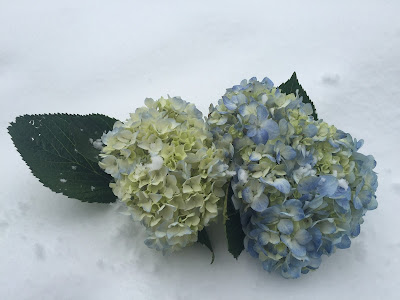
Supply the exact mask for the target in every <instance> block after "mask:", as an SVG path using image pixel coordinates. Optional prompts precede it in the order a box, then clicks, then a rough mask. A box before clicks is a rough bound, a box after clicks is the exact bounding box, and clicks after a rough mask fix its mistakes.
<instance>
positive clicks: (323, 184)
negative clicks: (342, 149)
mask: <svg viewBox="0 0 400 300" xmlns="http://www.w3.org/2000/svg"><path fill="white" fill-rule="evenodd" d="M337 188H338V180H337V178H336V177H335V176H332V175H324V176H321V177H320V181H319V183H318V188H317V192H318V193H319V194H320V195H321V196H332V195H333V194H334V193H335V192H336V190H337Z"/></svg>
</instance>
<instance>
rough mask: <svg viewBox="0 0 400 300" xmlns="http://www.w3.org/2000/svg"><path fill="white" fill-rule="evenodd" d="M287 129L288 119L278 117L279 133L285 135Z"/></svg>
mask: <svg viewBox="0 0 400 300" xmlns="http://www.w3.org/2000/svg"><path fill="white" fill-rule="evenodd" d="M287 131H288V121H286V120H285V119H280V121H279V133H280V134H281V135H286V133H287Z"/></svg>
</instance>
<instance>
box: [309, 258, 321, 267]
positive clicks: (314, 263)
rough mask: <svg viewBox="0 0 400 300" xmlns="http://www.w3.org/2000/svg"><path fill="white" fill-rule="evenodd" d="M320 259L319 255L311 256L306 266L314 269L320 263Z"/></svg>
mask: <svg viewBox="0 0 400 300" xmlns="http://www.w3.org/2000/svg"><path fill="white" fill-rule="evenodd" d="M321 261H322V259H321V257H318V258H311V259H310V261H309V262H308V265H307V267H308V268H310V269H312V270H316V269H318V268H319V266H320V265H321Z"/></svg>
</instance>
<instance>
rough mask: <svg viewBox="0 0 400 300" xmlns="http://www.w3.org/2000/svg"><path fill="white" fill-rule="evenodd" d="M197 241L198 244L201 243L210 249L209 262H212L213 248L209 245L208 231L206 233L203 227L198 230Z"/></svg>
mask: <svg viewBox="0 0 400 300" xmlns="http://www.w3.org/2000/svg"><path fill="white" fill-rule="evenodd" d="M197 242H199V243H200V244H202V245H204V246H206V247H207V248H208V249H210V251H211V264H212V263H213V262H214V259H215V254H214V250H213V248H212V246H211V241H210V238H209V237H208V233H207V231H206V229H205V228H204V229H203V230H202V231H200V232H199V234H198V239H197Z"/></svg>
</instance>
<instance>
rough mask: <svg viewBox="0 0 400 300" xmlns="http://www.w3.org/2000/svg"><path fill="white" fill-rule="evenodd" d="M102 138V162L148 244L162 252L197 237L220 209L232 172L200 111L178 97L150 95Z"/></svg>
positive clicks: (224, 151)
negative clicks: (145, 233) (144, 228)
mask: <svg viewBox="0 0 400 300" xmlns="http://www.w3.org/2000/svg"><path fill="white" fill-rule="evenodd" d="M145 104H146V107H142V108H138V109H137V110H136V111H135V113H132V114H131V115H130V118H129V119H128V120H126V122H124V123H122V122H116V123H115V125H114V128H113V130H112V131H110V132H108V133H106V134H104V135H103V137H102V141H103V143H104V148H103V149H102V154H101V157H102V160H101V162H100V163H99V164H100V167H101V168H103V169H104V170H105V172H106V173H108V174H110V175H112V176H113V177H114V179H115V182H114V183H111V184H110V187H111V188H112V190H113V192H114V194H115V195H116V196H117V197H118V198H119V199H120V200H121V201H122V202H124V203H125V204H126V206H127V207H128V209H129V211H130V213H131V214H132V216H133V219H134V220H135V221H140V222H141V223H142V224H143V225H144V226H145V227H146V228H147V232H148V238H147V239H146V241H145V244H146V245H147V246H148V247H150V248H154V249H157V250H161V251H163V252H164V253H169V252H172V251H175V250H179V249H181V248H183V247H185V246H188V245H190V244H192V243H194V242H196V241H197V237H198V232H199V231H200V230H202V229H203V228H204V227H205V226H207V225H208V224H209V222H210V221H211V220H213V219H215V217H216V216H217V214H218V204H219V201H220V199H221V197H223V196H224V189H223V188H222V187H223V186H224V184H225V183H226V182H227V180H228V179H229V177H230V174H231V173H232V172H229V170H228V165H227V157H228V156H229V155H228V153H227V151H226V150H224V149H222V148H217V147H216V146H215V144H214V143H213V137H212V134H211V132H210V131H209V128H208V125H207V123H206V122H205V121H204V119H203V116H202V114H201V112H200V111H199V110H197V108H196V107H195V106H194V105H193V104H189V103H187V102H186V101H183V100H182V99H180V98H177V97H174V98H167V99H164V98H161V99H159V100H157V101H154V100H152V99H146V101H145Z"/></svg>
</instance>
